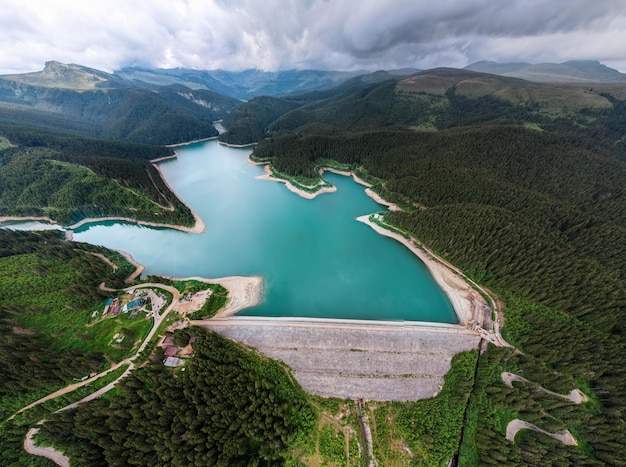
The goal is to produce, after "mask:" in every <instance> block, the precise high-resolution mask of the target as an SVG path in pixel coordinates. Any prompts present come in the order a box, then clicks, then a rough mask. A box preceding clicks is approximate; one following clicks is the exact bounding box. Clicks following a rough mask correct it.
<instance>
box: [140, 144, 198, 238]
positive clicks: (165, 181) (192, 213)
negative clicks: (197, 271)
mask: <svg viewBox="0 0 626 467" xmlns="http://www.w3.org/2000/svg"><path fill="white" fill-rule="evenodd" d="M176 157H178V152H177V153H176ZM152 165H153V167H154V168H155V169H156V170H157V172H159V177H161V180H163V183H165V186H166V187H167V189H168V190H170V191H171V192H172V194H173V195H174V196H175V197H176V199H178V201H180V202H181V203H182V204H183V205H184V206H187V209H189V210H190V211H191V215H192V216H193V218H194V219H195V222H196V223H195V224H194V226H193V227H184V226H180V227H181V228H182V229H179V230H183V231H184V232H190V233H196V234H201V233H202V232H204V231H205V230H206V226H205V225H204V221H203V220H202V218H201V217H200V216H199V215H198V213H197V212H196V211H195V210H194V209H193V208H192V207H191V206H189V205H188V204H187V203H185V201H184V200H182V199H181V198H180V196H178V193H176V191H175V190H174V189H173V188H172V187H171V185H170V183H169V182H168V181H167V178H166V177H165V176H164V175H163V171H162V170H161V167H159V164H152ZM170 225H171V224H170ZM185 229H191V230H185Z"/></svg>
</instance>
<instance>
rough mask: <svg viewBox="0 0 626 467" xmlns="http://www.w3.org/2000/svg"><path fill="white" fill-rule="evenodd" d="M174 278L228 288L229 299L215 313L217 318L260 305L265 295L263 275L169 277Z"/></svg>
mask: <svg viewBox="0 0 626 467" xmlns="http://www.w3.org/2000/svg"><path fill="white" fill-rule="evenodd" d="M165 277H167V278H168V279H172V280H180V281H188V280H195V281H200V282H205V283H207V284H220V285H221V286H222V287H224V288H225V289H226V290H228V301H227V302H226V305H225V306H224V308H222V309H221V310H220V311H218V313H217V314H216V315H215V318H226V317H227V316H232V315H234V314H235V313H237V312H238V311H241V310H245V309H246V308H251V307H253V306H256V305H258V304H259V303H260V302H261V298H262V297H263V278H262V277H261V276H227V277H218V278H216V279H207V278H205V277H185V278H176V277H168V276H165Z"/></svg>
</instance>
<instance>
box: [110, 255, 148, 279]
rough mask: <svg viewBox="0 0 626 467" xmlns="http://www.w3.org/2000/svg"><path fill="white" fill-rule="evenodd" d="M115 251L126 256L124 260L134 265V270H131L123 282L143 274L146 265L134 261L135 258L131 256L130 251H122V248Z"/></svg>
mask: <svg viewBox="0 0 626 467" xmlns="http://www.w3.org/2000/svg"><path fill="white" fill-rule="evenodd" d="M115 251H117V252H118V253H119V254H120V255H122V256H123V257H124V258H126V260H127V261H128V262H129V263H130V264H132V265H133V266H135V272H133V273H132V274H131V275H130V276H128V277H127V278H126V279H124V282H132V281H134V280H135V279H137V278H138V277H139V276H141V274H143V272H144V271H145V269H146V267H145V266H144V265H143V264H141V263H138V262H137V261H135V258H133V257H132V256H131V254H130V253H126V252H125V251H122V250H115Z"/></svg>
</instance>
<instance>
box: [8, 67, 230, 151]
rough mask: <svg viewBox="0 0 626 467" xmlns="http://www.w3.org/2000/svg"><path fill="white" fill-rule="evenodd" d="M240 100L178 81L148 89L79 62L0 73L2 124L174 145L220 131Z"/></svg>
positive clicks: (213, 134)
mask: <svg viewBox="0 0 626 467" xmlns="http://www.w3.org/2000/svg"><path fill="white" fill-rule="evenodd" d="M238 105H240V102H239V101H238V100H236V99H233V98H230V97H226V96H222V95H219V94H217V93H214V92H211V91H206V90H192V89H189V88H186V87H183V86H180V85H177V86H165V87H159V88H154V89H150V88H148V87H146V86H145V85H142V86H136V85H133V84H132V83H130V82H128V81H123V80H121V79H119V78H117V77H115V76H113V75H109V74H107V73H104V72H100V71H97V70H92V69H90V68H85V67H81V66H78V65H63V64H60V63H57V62H48V63H47V64H46V68H45V69H44V70H43V71H42V72H37V73H27V74H24V75H5V76H2V77H0V123H12V124H15V123H19V124H27V125H28V126H34V127H39V128H48V129H56V130H60V131H65V132H68V131H69V132H74V133H76V134H80V135H83V136H93V137H98V138H108V139H117V140H126V141H134V142H141V143H150V144H173V143H180V142H183V141H190V140H194V139H200V138H207V137H211V136H216V135H217V131H216V130H215V128H214V127H213V125H212V122H213V121H215V120H219V119H221V118H224V117H225V116H226V115H228V113H230V112H231V111H232V110H233V109H234V108H236V107H237V106H238Z"/></svg>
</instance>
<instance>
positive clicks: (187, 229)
mask: <svg viewBox="0 0 626 467" xmlns="http://www.w3.org/2000/svg"><path fill="white" fill-rule="evenodd" d="M106 221H124V222H129V223H131V224H138V225H145V226H147V227H166V228H169V229H176V230H182V231H183V232H189V233H196V234H199V233H202V232H204V228H205V227H204V223H203V222H202V220H200V222H198V221H197V220H196V225H195V226H193V227H184V226H182V225H173V224H160V223H158V222H148V221H139V220H137V219H131V218H130V217H89V218H87V219H83V220H81V221H79V222H77V223H76V224H72V225H70V226H68V227H67V229H69V230H76V229H77V228H79V227H82V226H83V225H85V224H93V223H96V222H106ZM53 223H55V222H53Z"/></svg>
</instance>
